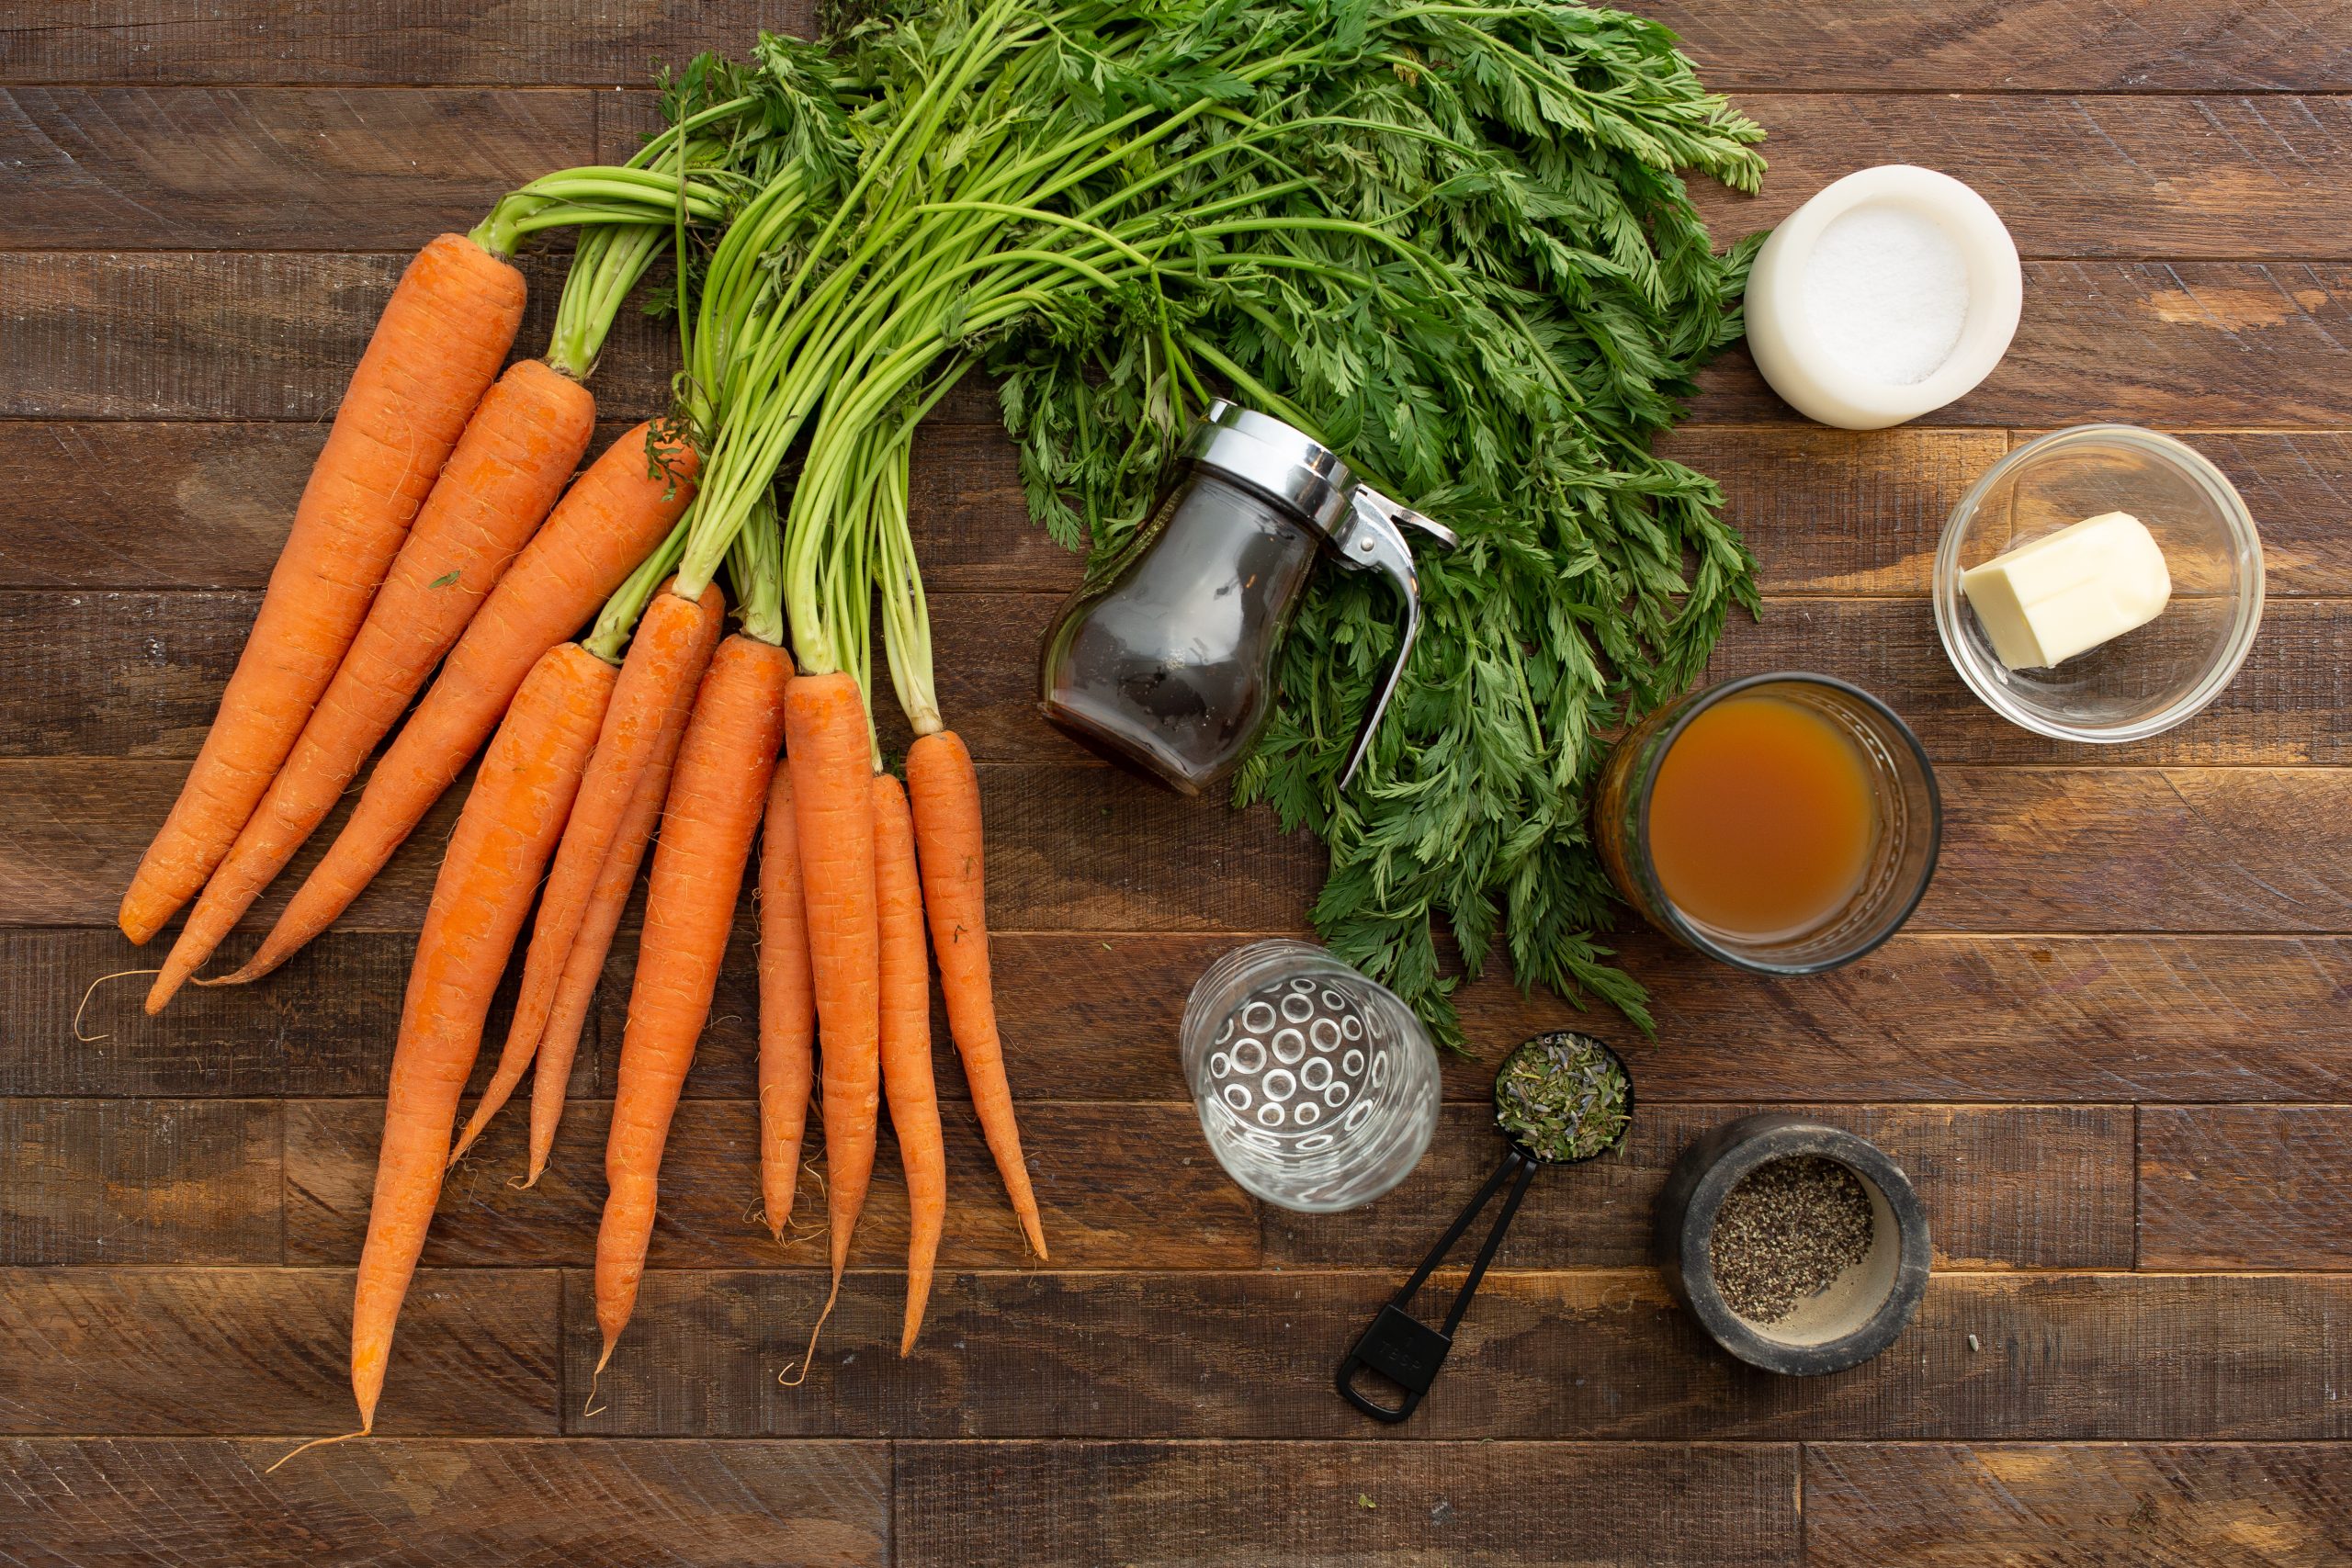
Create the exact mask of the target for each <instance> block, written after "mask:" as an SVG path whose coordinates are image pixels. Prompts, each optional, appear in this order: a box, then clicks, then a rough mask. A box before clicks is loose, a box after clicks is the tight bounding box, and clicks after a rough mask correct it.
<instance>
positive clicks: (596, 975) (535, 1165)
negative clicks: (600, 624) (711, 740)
mask: <svg viewBox="0 0 2352 1568" xmlns="http://www.w3.org/2000/svg"><path fill="white" fill-rule="evenodd" d="M678 695H679V704H678V714H679V721H678V728H679V731H680V733H681V734H683V733H684V730H685V718H684V716H685V714H686V713H688V712H689V711H691V710H692V708H693V707H694V700H695V688H694V687H693V686H691V685H689V686H686V687H684V688H683V689H682V690H681V691H680V692H679V694H678ZM676 755H677V752H676V748H675V747H673V748H672V749H671V752H670V755H668V756H665V757H662V758H660V759H658V765H656V766H653V767H649V768H647V769H646V770H645V771H644V772H643V773H640V774H639V776H638V781H637V793H636V795H632V796H631V797H630V799H629V803H628V813H627V814H626V815H625V816H623V817H622V818H621V825H620V829H619V831H618V832H617V833H616V834H615V835H614V838H613V848H612V851H611V852H610V853H608V854H606V855H605V869H604V870H603V871H602V872H600V873H598V874H597V877H596V886H595V890H594V892H593V893H591V894H590V895H589V897H588V910H587V913H586V915H585V916H584V917H583V918H582V919H581V922H580V931H579V934H578V935H576V936H574V937H573V938H572V940H571V954H570V956H568V957H567V958H565V960H564V962H563V977H562V979H561V980H560V981H558V982H557V984H556V990H555V1000H554V1001H553V1002H552V1003H551V1004H550V1005H549V1006H548V1021H547V1026H546V1027H545V1028H544V1029H542V1030H540V1031H539V1051H538V1059H537V1066H536V1068H535V1069H534V1076H533V1077H532V1079H531V1156H530V1166H529V1168H528V1169H527V1170H526V1172H525V1173H524V1176H523V1185H524V1186H526V1187H529V1186H532V1185H534V1184H536V1183H537V1181H538V1179H539V1177H540V1174H541V1173H542V1172H544V1171H545V1170H546V1169H547V1168H548V1156H549V1155H550V1154H552V1153H553V1152H554V1150H555V1130H556V1127H557V1124H558V1123H559V1122H561V1121H562V1120H563V1097H564V1093H565V1090H566V1089H567V1088H568V1087H569V1085H570V1082H571V1063H572V1059H573V1057H574V1056H576V1055H578V1054H579V1050H580V1032H581V1031H582V1029H583V1028H585V1027H586V1026H587V1022H588V1010H589V1009H590V1008H591V1007H593V1006H594V1004H595V1000H596V987H597V985H598V983H599V982H600V981H602V980H603V979H604V977H605V954H606V953H610V952H611V951H612V946H613V933H614V932H615V931H618V930H619V929H620V923H621V914H622V912H623V911H624V910H625V909H626V908H628V896H629V890H630V889H631V888H633V887H634V886H637V872H638V868H639V866H641V865H643V864H644V863H645V849H646V846H647V845H648V844H650V843H651V842H652V841H653V829H654V825H655V824H656V823H658V822H659V821H660V820H661V819H662V802H663V801H665V800H667V799H668V798H669V796H670V770H671V765H672V763H673V761H675V759H676Z"/></svg>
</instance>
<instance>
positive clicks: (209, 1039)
mask: <svg viewBox="0 0 2352 1568" xmlns="http://www.w3.org/2000/svg"><path fill="white" fill-rule="evenodd" d="M238 940H239V945H238V949H237V951H238V952H240V953H243V952H244V951H246V950H247V949H248V948H249V947H250V946H251V944H252V942H253V941H254V940H255V939H253V938H240V939H238ZM415 947H416V939H415V937H414V936H413V935H412V934H411V933H409V932H406V931H333V932H330V933H328V934H327V935H326V936H324V937H322V938H321V939H320V940H319V941H317V942H312V943H311V945H310V946H308V947H306V948H304V949H303V950H302V951H301V952H300V953H297V954H295V956H294V957H293V958H292V959H290V960H289V961H288V964H287V965H286V967H285V968H283V969H280V970H279V971H277V973H276V974H274V975H272V976H270V977H269V980H268V983H267V984H266V985H260V986H255V987H239V988H236V989H216V988H213V987H201V986H191V987H187V989H186V990H183V991H182V992H181V993H180V994H179V996H177V997H176V998H174V999H173V1001H172V1005H171V1007H170V1009H169V1010H166V1011H165V1012H164V1013H163V1014H162V1015H161V1016H159V1017H156V1018H149V1017H147V1016H146V1015H145V1014H144V1013H143V1012H142V1011H141V1008H140V1002H141V998H143V997H144V995H145V994H146V993H145V987H144V986H143V985H142V984H141V980H140V979H139V977H138V973H137V972H138V967H139V966H140V965H141V964H147V965H151V966H152V964H153V962H154V959H153V954H152V953H148V954H142V953H141V951H140V950H139V949H137V948H135V947H132V946H131V945H130V943H129V942H125V941H124V940H123V939H122V938H121V937H120V936H119V935H118V934H117V933H116V932H115V931H113V930H112V929H111V928H109V929H107V930H104V931H93V930H27V929H17V930H6V931H0V1093H7V1094H26V1095H125V1094H130V1095H169V1096H247V1095H320V1094H357V1095H368V1096H380V1095H381V1094H382V1093H383V1092H384V1082H385V1075H386V1073H387V1072H388V1071H389V1070H390V1066H391V1059H392V1042H393V1039H394V1036H395V1034H396V1032H397V1031H398V1028H399V1024H400V1006H401V994H402V992H403V990H404V989H405V987H406V986H407V984H408V968H409V960H410V958H411V956H412V955H413V953H414V951H415ZM224 962H225V961H224ZM120 972H128V973H120ZM118 973H120V977H119V978H117V979H113V980H110V981H107V983H106V984H104V985H101V986H99V987H97V988H96V990H92V991H90V999H89V1004H88V1006H87V1007H86V1008H84V1007H82V1006H81V998H82V995H83V992H84V991H85V990H86V989H88V988H89V987H90V985H91V982H92V981H94V980H96V979H98V978H99V977H100V976H107V975H114V974H118ZM514 986H515V980H514V978H513V977H511V976H510V978H509V982H508V984H507V985H505V986H503V987H501V989H500V992H499V995H498V998H497V999H496V1000H495V1001H494V1002H493V1003H492V1010H491V1015H490V1031H489V1037H490V1038H492V1039H498V1038H503V1032H504V1029H505V1020H506V1016H507V1013H508V1011H509V1010H511V1008H512V1007H513V1003H514ZM76 1010H80V1011H81V1012H82V1014H83V1018H82V1029H83V1034H82V1035H81V1036H78V1037H77V1036H76V1034H75V1032H74V1013H75V1011H76ZM595 1027H596V1026H595V1022H594V1019H593V1018H592V1019H591V1021H590V1022H589V1033H588V1037H587V1043H588V1044H589V1045H591V1046H593V1045H594V1043H595V1039H596V1036H595V1032H594V1031H595ZM490 1069H491V1064H490V1063H489V1062H488V1061H484V1062H482V1063H481V1064H479V1066H478V1067H477V1069H476V1073H475V1077H474V1081H475V1083H476V1084H477V1085H479V1084H481V1082H483V1081H485V1080H486V1079H487V1078H488V1077H489V1074H490ZM595 1083H596V1061H595V1056H594V1052H593V1051H583V1052H582V1054H581V1056H580V1058H579V1062H578V1065H577V1066H575V1067H574V1069H573V1072H572V1078H571V1089H572V1092H573V1093H575V1094H587V1093H590V1092H593V1090H594V1088H595Z"/></svg>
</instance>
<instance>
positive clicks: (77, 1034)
mask: <svg viewBox="0 0 2352 1568" xmlns="http://www.w3.org/2000/svg"><path fill="white" fill-rule="evenodd" d="M162 973H163V971H162V970H161V969H118V970H116V971H115V972H114V973H113V974H111V975H101V976H98V977H97V978H96V979H95V980H93V981H91V982H90V984H89V987H88V989H86V990H85V991H84V992H83V993H82V1005H81V1006H80V1007H77V1008H75V1009H74V1039H76V1040H78V1041H80V1042H81V1043H83V1044H85V1045H96V1043H98V1042H99V1041H101V1040H111V1039H113V1038H114V1035H113V1033H112V1032H107V1033H105V1034H85V1033H83V1032H82V1014H83V1013H84V1012H85V1010H87V1009H88V1008H89V1005H90V998H91V997H92V996H93V995H95V994H96V991H97V988H98V987H100V986H103V985H105V984H106V983H107V981H108V980H119V979H122V978H123V977H124V976H130V975H160V974H162ZM148 1011H149V1012H153V1011H154V1009H153V1008H149V1009H148Z"/></svg>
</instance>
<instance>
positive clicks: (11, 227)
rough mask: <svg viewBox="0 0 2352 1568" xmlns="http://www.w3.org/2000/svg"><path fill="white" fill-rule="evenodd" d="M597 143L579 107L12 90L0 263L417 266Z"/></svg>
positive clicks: (250, 92) (590, 110)
mask: <svg viewBox="0 0 2352 1568" xmlns="http://www.w3.org/2000/svg"><path fill="white" fill-rule="evenodd" d="M595 140H596V131H595V107H594V101H593V95H591V94H589V93H586V92H577V91H575V92H551V93H550V92H515V91H514V90H512V89H505V88H502V89H500V90H498V91H495V92H483V91H455V92H442V91H431V92H413V91H411V92H396V93H360V94H352V93H343V92H331V91H321V90H309V91H282V90H275V89H269V88H258V89H256V88H226V87H215V88H206V87H198V88H148V87H97V88H84V87H19V88H17V89H15V90H13V91H6V90H0V167H6V168H7V169H8V171H9V174H10V178H9V179H8V181H7V183H6V185H5V186H0V247H5V248H6V249H10V250H83V249H101V248H103V249H109V250H144V249H156V250H164V249H181V248H186V249H194V250H208V249H214V248H220V249H237V250H294V251H368V250H387V251H403V250H409V249H413V247H415V246H416V245H418V244H419V243H422V242H423V239H424V237H426V236H430V235H432V234H435V233H438V232H440V231H444V230H456V231H459V232H462V231H466V230H468V229H470V228H472V227H473V226H474V225H475V224H477V223H479V222H481V220H482V219H483V217H484V216H485V215H486V214H487V213H488V212H489V210H490V207H491V204H492V202H494V201H496V200H497V199H498V197H500V196H502V195H503V194H504V193H505V192H507V191H510V190H512V189H514V188H515V186H520V185H523V184H525V183H526V182H528V181H530V180H533V179H536V178H537V177H538V176H539V175H544V174H548V173H550V172H551V171H553V170H556V169H561V168H569V167H571V166H573V165H575V164H585V163H590V162H592V161H594V149H595Z"/></svg>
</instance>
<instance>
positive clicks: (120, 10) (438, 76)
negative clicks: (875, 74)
mask: <svg viewBox="0 0 2352 1568" xmlns="http://www.w3.org/2000/svg"><path fill="white" fill-rule="evenodd" d="M815 9H816V8H815V6H814V5H813V4H811V0H775V3H773V4H765V5H754V4H752V3H751V0H505V3H504V4H502V5H498V6H480V5H476V4H472V3H471V0H398V3H397V4H386V3H384V0H321V3H317V4H307V5H302V6H285V5H280V4H275V3H273V0H229V3H227V4H205V5H168V6H157V5H155V4H153V0H25V4H23V5H20V6H17V8H16V14H15V16H14V17H12V19H11V20H10V22H9V23H8V24H7V26H6V28H0V79H5V80H6V81H11V82H60V81H63V82H142V83H143V82H163V83H187V82H199V83H215V82H217V83H240V84H241V83H251V82H276V83H291V84H302V83H320V84H324V85H353V86H356V85H382V84H398V83H412V82H427V83H443V84H448V83H475V82H481V83H495V84H500V85H531V84H541V85H547V84H558V83H572V82H579V83H588V84H599V85H619V84H623V83H626V84H628V85H632V86H634V85H640V84H642V83H643V82H645V81H646V80H647V77H648V74H649V73H650V70H651V68H652V62H654V61H655V60H656V59H662V60H668V61H671V62H678V63H683V62H685V61H687V60H690V59H692V58H693V57H694V56H695V55H696V54H697V53H700V52H701V51H704V50H706V49H720V50H726V51H729V52H732V53H735V54H739V55H740V54H742V53H744V52H746V51H749V50H750V49H751V47H752V42H753V41H754V40H755V39H757V37H758V36H759V29H760V28H769V29H770V30H772V31H775V32H789V33H798V34H802V35H806V34H808V33H809V32H810V31H812V30H813V29H812V27H811V18H812V17H814V15H815Z"/></svg>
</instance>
